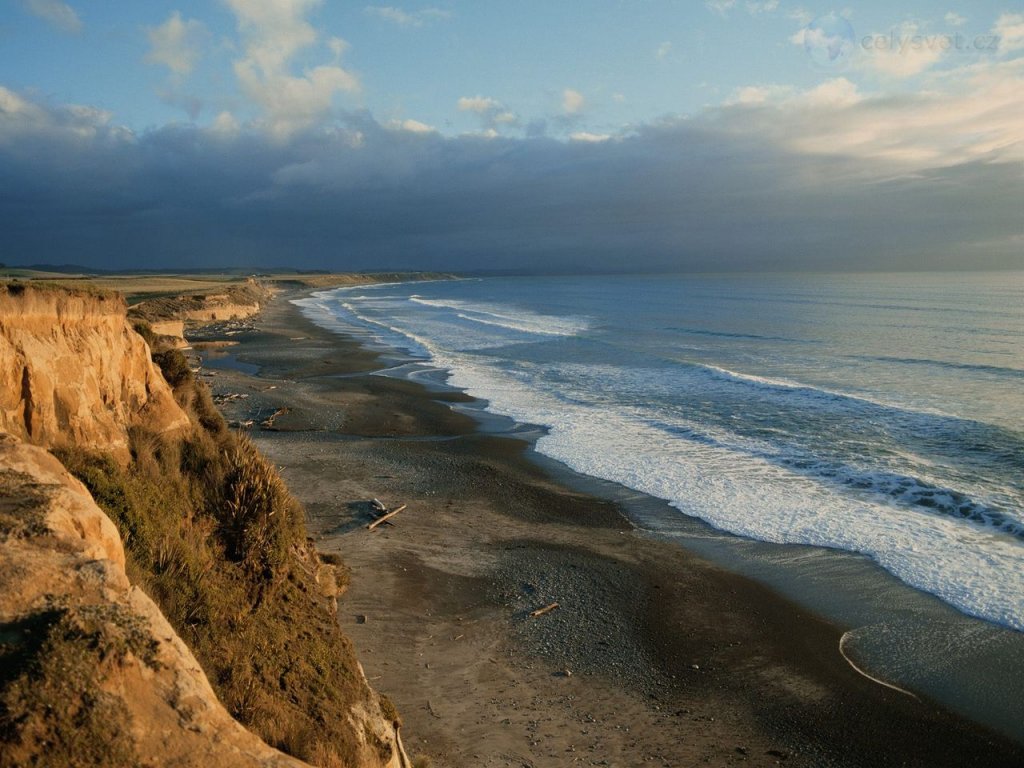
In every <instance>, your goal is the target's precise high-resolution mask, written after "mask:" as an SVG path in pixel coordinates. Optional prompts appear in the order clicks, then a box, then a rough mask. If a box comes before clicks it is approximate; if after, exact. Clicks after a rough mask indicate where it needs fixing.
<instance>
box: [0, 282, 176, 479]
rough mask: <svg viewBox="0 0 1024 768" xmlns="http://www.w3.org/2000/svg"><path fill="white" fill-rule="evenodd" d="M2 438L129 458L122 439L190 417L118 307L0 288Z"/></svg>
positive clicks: (98, 299) (112, 302)
mask: <svg viewBox="0 0 1024 768" xmlns="http://www.w3.org/2000/svg"><path fill="white" fill-rule="evenodd" d="M0 361H2V365H0V430H3V431H5V432H8V433H10V434H13V435H16V436H18V437H20V438H22V439H24V440H25V441H27V442H29V443H33V444H35V445H41V446H45V447H61V446H77V447H81V448H96V449H101V450H104V451H107V452H109V453H111V454H112V455H114V456H115V457H116V458H117V459H119V460H121V461H126V460H127V458H128V429H129V428H130V427H133V426H141V427H145V428H146V429H148V430H150V431H152V432H157V433H164V432H169V431H173V430H179V429H184V428H186V427H187V426H188V417H187V416H186V415H185V413H184V412H183V411H182V410H181V409H180V408H179V407H178V405H177V404H176V403H175V401H174V397H173V396H172V394H171V391H170V388H169V387H168V385H167V383H166V382H165V381H164V379H163V376H161V374H160V372H159V370H157V369H156V368H155V367H154V366H153V363H152V360H151V359H150V354H149V349H148V348H147V346H146V343H145V342H144V341H143V340H142V338H141V337H140V336H139V335H138V334H137V333H135V332H134V331H133V330H132V328H131V326H130V325H129V323H128V321H127V317H126V308H125V304H124V300H123V299H121V298H120V297H109V296H97V295H90V294H83V293H71V292H67V291H55V290H39V289H35V288H23V289H19V288H18V287H15V286H0Z"/></svg>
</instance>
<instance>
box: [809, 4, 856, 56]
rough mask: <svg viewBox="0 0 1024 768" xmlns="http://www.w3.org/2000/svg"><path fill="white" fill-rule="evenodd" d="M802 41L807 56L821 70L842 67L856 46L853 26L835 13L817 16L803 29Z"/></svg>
mask: <svg viewBox="0 0 1024 768" xmlns="http://www.w3.org/2000/svg"><path fill="white" fill-rule="evenodd" d="M803 40H804V50H806V51H807V55H808V56H810V57H811V61H813V62H814V64H815V66H818V67H821V68H822V69H839V68H841V67H843V66H844V65H845V64H846V62H847V61H849V58H850V56H851V55H852V54H853V49H854V47H855V46H856V41H855V40H854V36H853V26H852V25H851V24H850V22H848V21H847V20H846V19H844V18H843V17H842V16H840V15H839V14H837V13H829V14H826V15H824V16H819V17H818V18H816V19H815V20H814V21H812V22H811V23H810V24H808V25H807V26H806V27H804V30H803Z"/></svg>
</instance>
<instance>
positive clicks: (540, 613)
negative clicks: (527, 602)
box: [530, 603, 558, 619]
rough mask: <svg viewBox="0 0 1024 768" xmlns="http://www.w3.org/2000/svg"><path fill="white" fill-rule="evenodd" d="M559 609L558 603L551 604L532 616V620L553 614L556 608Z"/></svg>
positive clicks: (534, 612)
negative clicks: (546, 614)
mask: <svg viewBox="0 0 1024 768" xmlns="http://www.w3.org/2000/svg"><path fill="white" fill-rule="evenodd" d="M557 607H558V603H551V605H545V606H544V607H543V608H538V609H537V610H536V611H533V612H532V613H531V614H530V618H531V619H536V618H537V617H538V616H543V615H544V614H545V613H551V612H552V611H553V610H555V608H557Z"/></svg>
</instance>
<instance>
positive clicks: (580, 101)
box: [562, 88, 587, 115]
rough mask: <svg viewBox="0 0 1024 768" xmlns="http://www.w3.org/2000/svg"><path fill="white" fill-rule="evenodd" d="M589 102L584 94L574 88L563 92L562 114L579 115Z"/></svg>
mask: <svg viewBox="0 0 1024 768" xmlns="http://www.w3.org/2000/svg"><path fill="white" fill-rule="evenodd" d="M586 103H587V100H586V99H585V98H584V97H583V94H582V93H580V92H579V91H576V90H573V89H572V88H566V89H565V90H564V91H562V112H564V113H565V114H566V115H578V114H579V113H580V112H582V111H583V107H584V106H586Z"/></svg>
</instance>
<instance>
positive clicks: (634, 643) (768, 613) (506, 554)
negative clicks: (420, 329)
mask: <svg viewBox="0 0 1024 768" xmlns="http://www.w3.org/2000/svg"><path fill="white" fill-rule="evenodd" d="M285 298H287V297H282V298H279V299H277V300H276V301H275V302H274V304H273V305H272V306H271V307H270V308H269V309H268V310H267V311H266V312H264V314H263V316H262V317H261V320H260V322H259V323H258V328H257V329H256V330H255V331H254V332H253V333H252V334H250V335H248V336H245V335H243V336H242V337H236V338H240V341H241V343H240V345H239V346H238V347H235V348H234V349H233V350H232V353H231V357H232V358H233V359H234V360H239V361H241V362H243V363H245V364H246V365H249V366H257V367H258V375H257V376H255V377H253V376H247V375H245V374H242V373H240V372H238V371H236V370H230V369H229V367H226V366H218V370H217V371H216V376H215V377H214V380H215V385H214V386H215V389H216V388H218V387H220V388H222V390H223V391H227V390H232V391H236V390H237V391H240V392H241V391H244V392H246V393H247V394H249V398H248V399H247V400H245V401H236V402H235V403H233V404H232V405H231V406H229V407H230V408H233V409H234V411H232V414H233V415H236V416H241V415H243V414H242V412H249V413H252V412H255V411H258V410H260V409H277V408H282V407H287V408H288V409H289V411H288V413H287V414H286V415H283V416H281V417H280V418H279V419H278V420H276V421H275V425H274V430H273V431H272V432H268V431H263V432H259V433H257V434H256V436H255V437H256V439H257V442H258V444H259V445H260V447H261V450H263V451H264V452H265V453H266V454H267V455H269V456H271V457H272V458H273V459H274V461H275V462H276V463H277V464H278V465H280V466H281V467H282V472H283V474H284V476H285V477H286V478H288V480H289V483H290V485H292V487H293V488H295V489H296V490H297V492H298V494H299V495H300V497H301V498H302V500H303V501H304V503H305V504H306V506H307V509H308V510H309V512H310V516H311V528H312V529H313V530H315V531H316V532H317V535H318V546H319V547H320V548H321V549H322V550H323V551H327V552H339V553H341V554H342V556H343V557H344V558H345V560H346V561H347V562H349V564H350V565H351V566H352V568H353V580H352V584H351V587H350V590H349V593H348V596H347V599H346V604H345V607H344V608H343V610H342V613H341V619H342V622H343V625H344V626H345V627H346V629H347V630H348V631H349V632H350V633H351V634H352V636H353V638H354V639H355V640H356V642H357V643H358V644H359V645H360V647H361V648H363V649H364V650H363V654H362V660H363V663H364V665H365V667H366V669H367V674H368V675H369V677H370V679H371V681H373V683H374V685H376V686H378V687H379V688H380V689H381V690H383V691H384V692H386V693H388V694H389V695H391V696H392V697H393V698H394V699H395V700H396V702H397V703H398V705H399V708H400V709H401V710H402V711H403V713H404V715H405V718H406V722H407V723H408V724H409V729H408V730H409V733H410V734H413V736H412V738H413V739H414V743H413V745H412V747H411V748H414V750H415V751H417V752H424V753H426V754H429V755H431V756H432V757H433V758H434V759H435V761H436V762H439V763H440V764H442V765H512V764H519V763H517V762H515V761H516V760H520V761H523V760H530V761H533V762H534V764H552V765H553V764H563V763H562V762H561V761H562V760H563V759H564V760H565V763H566V764H568V763H571V762H572V761H573V760H576V761H577V762H581V763H582V764H588V763H590V761H592V760H601V759H605V760H608V761H609V764H620V763H622V764H635V763H639V762H644V761H645V760H647V759H649V758H650V759H655V760H661V761H662V762H663V763H664V764H673V765H675V764H687V763H688V762H694V761H697V762H699V761H700V760H703V759H704V758H708V759H717V760H722V761H725V762H726V763H731V762H740V761H743V762H747V761H750V762H751V763H753V764H774V763H775V762H785V764H798V765H899V764H920V765H969V764H978V765H983V764H984V765H992V764H995V765H1013V764H1015V763H1016V762H1018V761H1020V760H1021V759H1022V757H1021V756H1022V754H1024V753H1022V750H1021V745H1020V744H1019V743H1014V742H1013V741H1011V740H1008V739H1006V738H1005V737H1002V736H999V735H997V734H995V733H994V732H992V731H989V730H987V729H985V728H982V727H980V726H977V725H975V724H973V723H971V722H969V721H967V720H965V719H963V718H962V717H959V716H956V715H952V714H950V713H949V712H946V711H944V710H943V709H942V708H941V707H939V706H938V705H936V703H935V702H934V700H931V699H929V698H927V697H922V699H923V700H922V701H921V702H917V701H915V700H913V699H911V698H909V697H907V696H904V695H903V694H902V693H898V692H896V691H892V690H888V689H886V688H884V687H882V686H879V685H878V684H876V683H875V682H873V681H872V680H870V679H868V678H865V677H863V676H861V674H859V673H858V672H856V671H854V669H853V668H851V667H850V665H849V664H848V663H847V661H846V660H845V659H844V658H843V656H842V655H841V654H840V653H839V651H838V648H839V643H840V640H841V637H842V635H843V632H844V631H845V628H844V627H842V626H841V625H837V624H833V623H831V622H829V621H825V620H823V619H821V618H819V617H816V616H814V615H813V614H811V613H810V612H808V610H807V609H806V608H803V607H801V606H799V605H796V604H794V603H792V602H789V601H788V600H786V599H784V598H781V597H780V596H779V595H778V594H777V593H775V592H772V591H771V590H770V589H768V588H765V587H763V586H761V585H759V584H757V583H754V582H751V581H749V580H748V579H745V578H743V577H740V576H736V575H734V574H731V573H728V572H726V571H724V570H722V569H721V568H720V567H717V566H714V565H712V564H710V563H709V562H707V561H705V560H703V559H701V558H699V557H696V556H694V555H693V554H691V553H688V552H685V551H683V550H681V549H680V548H679V547H678V546H677V545H675V544H673V543H671V542H667V541H660V540H658V539H657V538H651V537H650V536H648V535H645V534H642V533H640V532H638V531H636V530H634V529H633V528H632V527H631V526H630V525H629V523H628V522H627V521H626V520H625V518H624V517H623V516H622V514H621V508H620V507H619V506H618V505H616V504H614V503H610V502H608V501H605V500H601V499H599V498H596V497H594V496H590V495H588V494H586V493H582V492H580V491H579V490H571V489H570V488H568V487H566V486H565V485H564V484H563V483H562V482H560V480H559V479H558V477H557V476H553V475H551V474H550V473H549V472H546V471H544V470H543V469H541V468H540V467H539V466H538V465H537V464H536V463H534V462H533V461H531V460H530V459H529V458H528V457H527V454H528V446H529V440H528V439H526V438H528V437H529V435H524V434H517V433H515V432H513V433H512V434H489V433H488V432H487V431H486V430H484V431H483V432H481V431H480V430H479V429H478V426H477V424H476V422H475V421H474V419H472V418H470V417H469V416H467V415H466V414H465V413H462V412H460V411H459V410H453V409H452V408H451V407H450V405H451V404H452V403H457V404H460V408H463V407H464V406H465V405H466V404H467V403H466V401H467V400H468V398H466V397H465V396H463V395H460V394H459V393H456V392H451V391H439V390H437V389H436V388H425V387H423V386H420V385H418V384H416V383H413V382H410V381H406V380H403V379H400V378H394V377H390V376H386V375H373V371H376V370H378V369H380V368H381V367H382V365H384V363H382V362H381V361H380V359H379V356H378V355H377V354H376V353H374V352H372V351H369V350H367V349H364V348H361V347H360V346H359V345H358V344H357V343H356V342H354V341H353V340H351V339H347V338H345V337H343V336H338V335H336V334H332V333H329V332H327V331H324V330H323V329H320V328H318V327H317V326H315V325H313V324H312V323H310V322H309V321H307V320H305V319H304V318H303V317H302V316H301V315H300V314H299V312H298V311H297V310H296V309H295V308H294V307H291V306H289V305H288V304H287V303H286V301H285ZM241 403H244V405H242V404H241ZM373 496H378V497H380V498H383V499H385V500H386V501H391V500H394V501H395V502H396V503H398V502H403V503H408V504H409V509H408V511H406V512H403V513H402V515H401V516H399V518H398V519H397V520H396V521H395V523H396V525H395V527H394V528H393V529H388V528H386V527H385V528H382V529H380V532H379V533H377V532H375V533H374V534H370V535H365V531H363V530H362V523H363V522H364V521H365V519H368V518H367V515H368V514H369V512H368V510H366V509H363V508H362V506H360V505H359V504H358V503H356V501H357V500H359V499H365V498H370V497H373ZM552 601H559V602H560V603H561V607H560V608H559V609H558V610H556V611H553V612H552V613H551V614H550V615H548V616H546V617H542V618H538V619H535V620H529V619H527V618H526V614H527V613H528V612H529V611H530V610H532V609H535V608H537V607H538V606H539V605H542V604H546V603H548V602H552ZM566 756H568V757H566ZM782 756H784V757H782ZM971 761H976V762H974V763H972V762H971ZM656 764H657V763H656Z"/></svg>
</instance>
